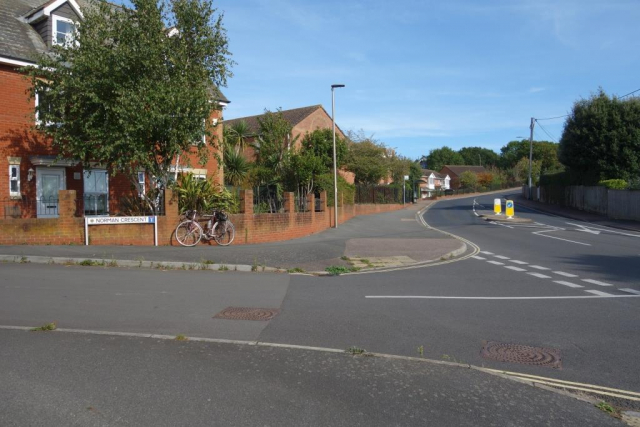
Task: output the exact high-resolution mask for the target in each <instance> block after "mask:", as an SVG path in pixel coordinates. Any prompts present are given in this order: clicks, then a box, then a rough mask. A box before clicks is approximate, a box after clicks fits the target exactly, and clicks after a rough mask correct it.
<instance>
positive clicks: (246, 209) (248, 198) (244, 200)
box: [240, 190, 253, 215]
mask: <svg viewBox="0 0 640 427" xmlns="http://www.w3.org/2000/svg"><path fill="white" fill-rule="evenodd" d="M240 212H242V213H243V214H245V215H253V190H240Z"/></svg>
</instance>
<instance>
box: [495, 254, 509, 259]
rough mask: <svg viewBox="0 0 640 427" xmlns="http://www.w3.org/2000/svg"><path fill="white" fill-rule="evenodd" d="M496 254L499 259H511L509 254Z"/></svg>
mask: <svg viewBox="0 0 640 427" xmlns="http://www.w3.org/2000/svg"><path fill="white" fill-rule="evenodd" d="M494 256H495V257H496V258H498V259H510V258H509V257H508V256H504V255H494Z"/></svg>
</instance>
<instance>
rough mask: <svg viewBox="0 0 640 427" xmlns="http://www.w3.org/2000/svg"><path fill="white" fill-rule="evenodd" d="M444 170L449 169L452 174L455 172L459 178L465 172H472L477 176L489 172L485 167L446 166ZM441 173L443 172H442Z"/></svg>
mask: <svg viewBox="0 0 640 427" xmlns="http://www.w3.org/2000/svg"><path fill="white" fill-rule="evenodd" d="M442 168H443V169H444V168H448V169H449V170H450V171H451V172H453V173H454V174H456V175H458V176H460V175H461V174H462V173H463V172H466V171H471V172H473V173H476V174H477V173H483V172H486V171H487V170H486V169H485V168H484V166H464V165H444V166H443V167H442ZM440 172H442V170H441V171H440Z"/></svg>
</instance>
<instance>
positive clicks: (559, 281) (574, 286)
mask: <svg viewBox="0 0 640 427" xmlns="http://www.w3.org/2000/svg"><path fill="white" fill-rule="evenodd" d="M553 283H557V284H559V285H564V286H568V287H570V288H583V287H584V286H582V285H576V284H575V283H571V282H565V281H564V280H554V281H553Z"/></svg>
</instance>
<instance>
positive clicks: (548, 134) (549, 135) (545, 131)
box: [536, 119, 558, 142]
mask: <svg viewBox="0 0 640 427" xmlns="http://www.w3.org/2000/svg"><path fill="white" fill-rule="evenodd" d="M537 121H538V120H537V119H536V122H537ZM538 126H539V127H540V129H542V130H543V131H544V133H546V134H547V136H548V137H549V138H551V139H552V140H553V141H554V142H558V140H557V139H556V138H554V137H553V135H551V134H550V133H549V132H547V130H546V129H545V128H544V127H543V126H542V125H541V124H540V123H538Z"/></svg>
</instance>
